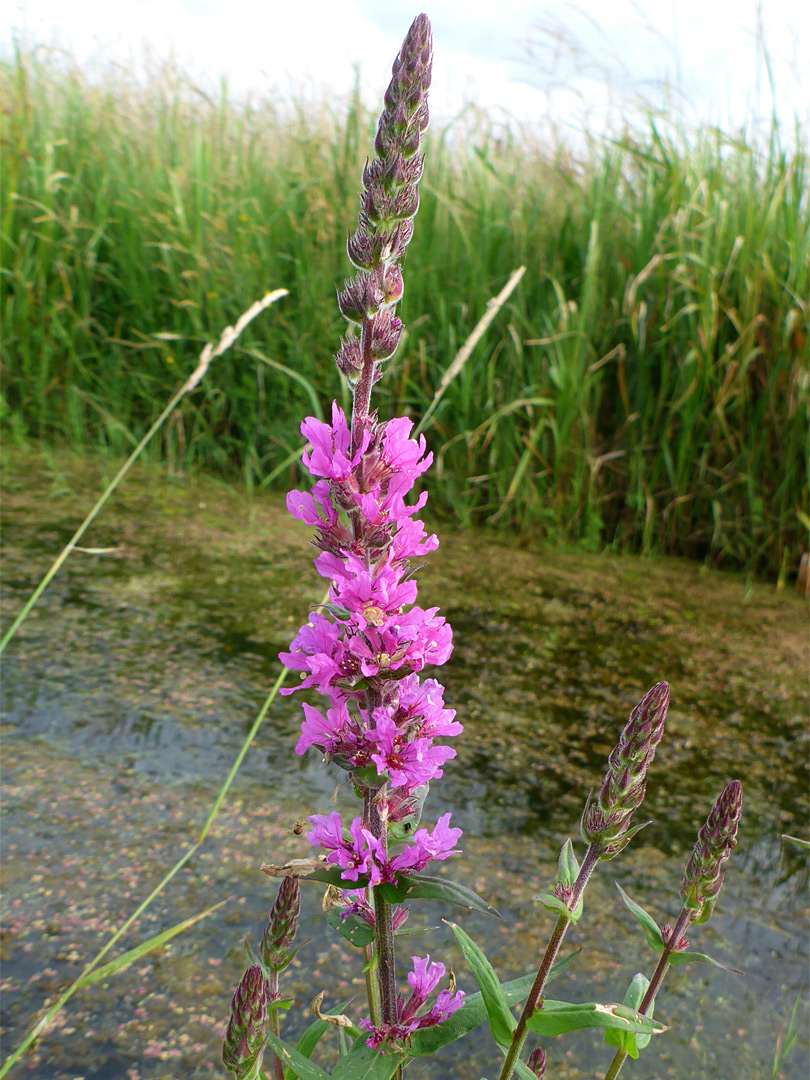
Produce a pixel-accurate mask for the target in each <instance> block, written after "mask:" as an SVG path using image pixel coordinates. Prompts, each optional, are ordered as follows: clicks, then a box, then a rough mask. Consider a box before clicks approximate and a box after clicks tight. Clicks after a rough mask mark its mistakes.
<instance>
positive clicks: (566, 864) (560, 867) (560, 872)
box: [557, 840, 579, 885]
mask: <svg viewBox="0 0 810 1080" xmlns="http://www.w3.org/2000/svg"><path fill="white" fill-rule="evenodd" d="M578 876H579V863H578V862H577V857H576V855H575V854H574V845H573V844H572V843H571V841H570V840H566V841H565V843H564V844H563V846H562V850H561V851H560V857H559V859H558V860H557V880H558V881H559V883H560V884H561V885H573V884H574V882H575V881H576V880H577V877H578Z"/></svg>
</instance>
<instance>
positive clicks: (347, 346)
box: [335, 338, 363, 383]
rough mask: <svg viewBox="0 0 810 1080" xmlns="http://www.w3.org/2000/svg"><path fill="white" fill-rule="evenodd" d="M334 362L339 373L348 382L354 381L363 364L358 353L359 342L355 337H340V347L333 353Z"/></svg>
mask: <svg viewBox="0 0 810 1080" xmlns="http://www.w3.org/2000/svg"><path fill="white" fill-rule="evenodd" d="M335 363H336V364H337V366H338V370H339V371H340V373H341V375H344V376H345V377H346V379H347V380H348V381H349V383H355V382H356V381H357V377H358V375H359V374H360V368H361V367H362V366H363V361H362V355H361V353H360V342H359V341H358V340H357V338H341V339H340V348H339V349H338V351H337V352H336V353H335Z"/></svg>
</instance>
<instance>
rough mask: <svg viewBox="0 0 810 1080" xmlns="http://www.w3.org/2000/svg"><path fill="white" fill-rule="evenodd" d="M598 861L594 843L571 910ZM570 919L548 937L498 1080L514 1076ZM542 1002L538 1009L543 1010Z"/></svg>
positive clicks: (574, 891)
mask: <svg viewBox="0 0 810 1080" xmlns="http://www.w3.org/2000/svg"><path fill="white" fill-rule="evenodd" d="M598 861H599V844H598V842H596V841H594V842H593V843H592V844H591V846H590V847H589V848H588V852H587V854H586V856H585V859H584V860H583V863H582V866H581V867H580V870H579V874H578V875H577V879H576V881H575V882H574V884H573V886H572V889H571V899H570V900H569V902H568V910H569V911H574V910H576V907H577V904H578V903H579V901H580V897H581V896H582V893H583V891H584V889H585V886H586V884H587V883H588V878H589V877H590V876H591V874H592V872H593V869H594V867H595V866H596V864H597V862H598ZM570 921H571V920H570V919H569V918H568V916H567V915H560V917H559V919H557V925H556V926H555V927H554V930H553V932H552V935H551V937H550V938H549V942H548V945H547V946H546V951H545V953H544V954H543V959H542V961H541V963H540V968H539V970H538V972H537V977H536V978H535V980H534V984H533V985H532V988H531V990H530V991H529V996H528V997H527V998H526V1004H525V1005H524V1006H523V1012H522V1013H521V1014H520V1019H519V1020H518V1023H517V1027H516V1028H515V1030H514V1032H513V1033H512V1042H511V1044H510V1046H509V1050H508V1051H507V1054H506V1060H505V1061H504V1063H503V1068H502V1069H501V1074H500V1077H499V1080H509V1078H510V1077H511V1075H512V1073H513V1072H514V1070H515V1064H516V1062H517V1061H518V1059H519V1057H520V1052H521V1050H522V1049H523V1044H524V1043H525V1042H526V1036H527V1034H528V1028H527V1026H526V1025H527V1023H528V1021H529V1020H530V1019H531V1017H532V1016H533V1015H534V1013H535V1011H536V1009H537V1008H538V1004H537V1003H538V1001H539V1000H540V995H541V994H542V993H543V990H544V988H545V985H546V983H547V982H548V977H549V974H550V972H551V968H552V966H553V964H554V961H555V960H556V958H557V953H558V952H559V951H560V946H561V945H562V943H563V939H564V938H565V935H566V933H567V931H568V926H569V923H570ZM542 1007H543V1006H542V1003H541V1004H540V1006H539V1008H541V1009H542Z"/></svg>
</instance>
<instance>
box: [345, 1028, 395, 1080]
mask: <svg viewBox="0 0 810 1080" xmlns="http://www.w3.org/2000/svg"><path fill="white" fill-rule="evenodd" d="M367 1038H368V1035H361V1036H360V1038H359V1039H357V1040H356V1042H355V1043H354V1045H353V1046H352V1048H351V1050H350V1051H349V1053H348V1054H346V1056H345V1057H342V1058H341V1059H340V1060H339V1061H338V1063H337V1065H335V1067H334V1069H333V1070H332V1080H391V1077H392V1076H393V1075H394V1073H395V1072H396V1071H397V1066H398V1065H401V1064H402V1062H403V1060H404V1058H403V1056H402V1054H392V1053H391V1052H390V1051H388V1050H380V1049H377V1050H372V1049H371V1047H370V1046H366V1039H367Z"/></svg>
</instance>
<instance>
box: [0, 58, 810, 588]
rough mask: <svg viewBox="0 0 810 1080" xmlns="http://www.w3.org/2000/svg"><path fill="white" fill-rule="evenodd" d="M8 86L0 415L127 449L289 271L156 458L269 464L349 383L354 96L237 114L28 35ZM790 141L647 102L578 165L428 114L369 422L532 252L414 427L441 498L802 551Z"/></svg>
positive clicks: (751, 563)
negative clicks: (740, 132) (431, 119)
mask: <svg viewBox="0 0 810 1080" xmlns="http://www.w3.org/2000/svg"><path fill="white" fill-rule="evenodd" d="M0 90H1V91H2V99H3V102H4V105H3V114H2V165H1V166H0V168H1V169H2V172H1V173H0V178H1V179H2V191H3V207H2V268H3V272H2V279H1V283H0V284H1V287H2V297H1V298H0V299H1V302H2V319H3V342H2V350H3V352H2V356H3V363H4V369H5V370H4V385H3V399H2V419H3V424H4V427H5V431H6V438H7V439H8V438H9V437H10V436H11V437H12V438H20V439H22V438H27V437H28V438H36V439H44V440H49V441H51V442H55V443H57V444H59V443H62V442H63V443H69V444H71V445H74V446H81V447H84V448H95V447H104V448H109V449H111V450H113V451H114V452H116V453H122V452H124V451H125V450H129V449H130V448H131V447H132V445H134V444H135V443H136V442H137V440H138V438H139V437H140V435H142V434H143V432H144V431H145V430H146V428H147V427H148V425H149V424H150V422H151V421H152V420H153V419H154V418H155V417H156V416H157V414H158V413H159V412H160V410H161V409H162V408H163V406H164V405H165V403H166V401H167V399H168V398H169V397H170V395H171V394H172V393H173V392H174V391H175V390H176V389H177V386H178V384H179V382H180V380H181V379H183V378H185V376H186V375H187V374H188V373H189V371H190V370H191V369H192V367H193V366H194V364H195V362H196V359H197V355H198V353H199V351H200V349H201V347H202V345H203V344H204V342H206V341H208V340H216V338H217V337H218V336H219V333H220V331H221V329H222V327H223V326H224V325H225V324H227V323H232V322H234V321H235V319H236V318H237V317H238V315H239V314H240V313H241V312H242V311H243V310H244V309H245V308H246V307H247V306H248V305H249V304H250V303H252V302H253V301H254V300H256V299H258V298H259V297H260V296H262V295H263V294H264V293H265V292H266V291H267V290H269V289H274V288H279V287H284V288H287V289H288V290H289V292H290V295H289V297H287V298H286V299H285V300H282V301H281V302H280V303H278V304H277V305H276V306H275V307H273V308H272V309H271V310H270V311H269V312H268V313H267V314H266V315H264V316H262V318H261V320H260V321H258V322H257V323H255V324H253V326H251V327H250V328H249V329H248V330H247V331H246V332H245V334H244V336H243V337H242V339H240V342H239V344H238V346H237V347H235V348H234V349H233V351H232V352H231V353H229V354H228V355H227V356H226V357H224V358H222V359H221V360H218V361H216V364H215V366H214V367H213V368H212V370H211V372H210V373H209V375H208V376H207V377H206V379H205V380H204V382H203V385H202V386H201V387H200V389H199V390H197V391H196V392H195V393H194V394H193V395H192V396H191V397H189V398H187V399H185V400H184V401H183V402H182V403H181V405H180V407H179V408H178V410H177V411H176V412H175V414H174V415H173V417H172V419H171V421H170V422H169V424H168V425H167V426H166V428H165V429H164V434H163V440H162V445H161V447H160V451H161V453H163V454H164V455H165V456H166V457H167V458H169V459H170V460H172V461H173V462H175V463H178V464H183V465H191V464H194V465H197V464H199V465H203V466H205V467H206V468H209V469H215V470H220V471H225V472H227V473H234V472H235V471H238V472H240V473H241V475H242V476H243V477H244V480H245V482H246V483H247V484H248V485H249V486H253V485H256V484H263V483H268V482H269V483H272V484H274V485H277V486H278V487H285V486H288V485H289V484H290V482H291V480H293V479H294V474H295V471H296V465H295V462H294V461H292V462H290V461H289V460H288V459H289V458H290V455H292V454H294V452H295V451H296V449H297V448H298V447H299V446H300V436H299V433H298V426H299V423H300V420H301V418H302V415H304V414H305V413H311V412H313V411H315V412H318V411H320V412H321V413H323V412H324V411H326V409H327V406H328V403H329V401H330V400H331V398H332V397H333V396H334V395H335V394H336V393H338V394H340V393H341V392H342V393H343V394H344V403H346V402H345V390H344V391H341V390H340V389H338V386H339V383H338V378H337V373H336V371H335V369H334V366H333V365H332V363H331V360H330V356H331V354H332V353H333V352H334V350H335V348H336V346H337V341H338V336H339V334H341V333H342V332H343V330H344V326H345V324H343V321H342V319H341V318H340V316H339V314H338V310H337V306H336V303H335V301H334V286H335V284H336V283H339V282H340V281H341V280H342V278H343V277H344V276H345V274H346V272H347V269H348V263H347V260H346V257H345V254H344V250H343V248H344V241H345V235H346V232H347V229H348V228H350V227H352V225H353V222H354V219H355V216H356V209H357V192H358V188H359V175H360V170H361V168H362V164H363V162H364V160H365V156H366V154H367V153H368V151H369V148H370V146H371V139H372V133H373V124H374V121H373V118H372V117H370V116H368V115H366V114H365V113H364V111H363V110H362V108H361V107H360V105H359V103H358V100H357V99H355V100H354V101H352V102H349V103H348V105H347V107H346V108H340V109H337V110H332V109H330V108H329V107H328V106H327V105H326V104H324V105H322V106H321V107H313V106H311V105H310V106H304V105H302V104H296V103H294V102H293V103H290V102H286V103H284V102H272V101H267V102H263V103H261V104H257V103H253V104H246V105H239V106H237V105H235V104H233V103H232V102H230V101H229V100H228V97H227V95H226V93H225V92H224V91H223V93H222V96H221V97H220V98H219V100H212V99H211V98H210V97H209V96H207V95H206V94H205V93H203V92H202V91H199V90H197V89H195V88H194V87H193V86H191V85H190V84H189V83H188V82H187V81H185V80H184V79H183V78H182V77H180V76H178V75H177V74H176V73H171V72H165V71H163V72H161V73H157V74H156V75H155V76H154V77H153V78H151V79H148V80H146V81H141V82H136V81H135V80H134V79H133V78H132V76H131V75H129V74H127V73H125V72H117V73H113V72H111V73H109V74H108V75H107V76H106V77H104V78H100V79H98V78H97V79H94V80H90V79H88V78H87V77H86V76H85V75H83V74H82V73H81V72H79V71H77V70H75V69H74V68H73V67H72V66H71V64H70V62H69V61H65V59H64V58H54V56H53V55H45V54H42V55H40V54H26V53H23V52H20V53H18V55H17V56H16V57H15V58H13V59H12V60H7V61H5V62H3V63H2V64H1V65H0ZM787 145H788V144H787V143H786V142H783V141H782V140H781V139H780V136H779V133H778V131H777V129H776V128H775V127H774V130H773V132H772V135H771V139H770V143H769V144H768V145H767V146H766V147H765V148H764V149H763V148H761V147H759V148H758V147H755V146H754V145H752V144H751V143H749V142H747V141H746V140H745V139H744V138H743V137H742V136H740V137H736V138H732V137H729V136H727V135H724V134H723V133H721V132H719V131H716V130H705V131H702V132H699V133H697V134H692V135H689V136H687V135H685V134H673V133H672V132H671V131H668V133H666V134H664V131H663V129H662V128H661V126H660V125H659V124H657V122H656V120H655V118H650V119H649V120H648V122H647V125H646V127H644V129H643V130H638V129H636V130H634V131H632V132H630V131H628V132H627V133H626V134H625V135H624V136H623V137H622V138H620V139H617V140H613V141H598V142H597V141H594V142H593V144H592V145H591V148H590V150H589V152H588V153H587V154H585V155H584V156H580V157H574V156H573V155H571V154H569V153H567V152H566V151H565V150H564V148H562V147H557V148H552V149H550V148H549V147H547V146H544V145H541V144H539V143H538V142H536V141H533V140H532V139H531V137H529V136H525V137H518V136H515V135H510V134H508V133H507V132H505V131H504V130H503V128H502V127H499V126H496V125H494V124H492V123H490V122H489V121H487V120H486V118H484V117H481V116H478V115H476V114H474V113H469V114H466V115H464V116H463V117H460V118H459V119H458V120H457V121H456V122H455V123H454V124H450V125H448V126H446V127H444V128H443V129H441V128H438V129H437V127H436V126H434V129H433V131H432V132H431V135H430V138H429V141H428V146H427V154H428V160H427V167H426V171H425V179H424V180H423V183H422V186H421V192H422V201H421V207H420V211H419V215H418V218H417V230H416V235H415V238H414V242H413V244H412V245H411V248H410V249H409V256H408V260H407V263H406V267H405V280H406V291H405V300H404V303H403V305H402V312H401V313H402V316H403V318H404V319H405V321H406V323H407V325H408V337H407V339H406V340H405V342H404V344H403V346H401V348H400V350H399V352H398V354H397V356H396V357H395V358H394V360H393V361H392V367H393V372H392V373H391V375H390V376H389V377H388V378H387V379H386V381H385V382H384V383H383V384H382V386H383V387H384V391H383V393H384V394H385V395H387V398H388V401H386V402H385V404H384V405H383V406H382V408H384V409H385V411H386V413H389V412H390V414H393V413H397V412H407V413H409V414H410V415H411V416H413V417H414V419H416V420H418V419H419V418H420V417H421V416H422V415H423V414H424V413H425V411H426V410H427V408H428V405H429V403H430V402H431V400H432V398H433V395H434V393H435V391H436V388H437V386H438V385H439V382H440V380H441V377H442V375H443V374H444V372H445V371H446V370H447V368H448V366H449V365H450V363H451V361H452V359H453V357H454V355H455V353H456V351H457V349H458V348H459V347H460V345H461V344H462V343H463V341H464V340H465V338H466V337H467V335H468V334H469V332H470V331H471V329H472V327H473V326H474V324H475V322H476V321H477V320H478V318H479V317H480V315H481V314H482V313H483V312H484V310H485V308H486V304H487V301H488V299H489V298H490V297H491V296H493V295H494V294H495V293H497V292H498V291H499V290H500V288H501V287H502V285H503V284H504V282H505V280H506V279H507V277H508V276H509V274H510V273H511V271H512V270H514V269H515V268H516V267H517V266H519V265H522V264H525V265H526V267H527V272H526V274H525V276H524V278H523V280H522V283H521V285H520V287H519V289H518V290H517V291H516V292H515V293H513V294H512V297H511V299H510V301H509V302H508V304H507V306H506V307H505V308H504V310H503V311H502V312H501V313H500V315H499V316H498V318H497V319H496V321H495V323H494V324H493V326H492V327H491V328H490V330H489V331H488V333H487V335H486V336H485V338H484V339H483V340H482V341H481V342H480V343H479V345H478V346H477V347H476V349H475V350H474V352H473V354H472V356H471V357H470V359H469V361H468V362H467V364H466V365H465V367H464V368H463V370H462V372H461V373H460V374H459V376H458V377H457V378H456V379H455V380H454V381H453V382H452V383H451V385H450V386H449V388H448V390H447V392H446V394H445V396H444V398H443V399H442V402H441V405H440V406H439V408H438V409H437V410H436V411H435V412H434V413H433V414H432V416H431V420H430V422H429V424H428V426H427V435H428V439H429V442H430V444H431V446H432V448H433V449H434V451H435V452H436V455H437V459H438V464H437V467H436V468H435V469H434V470H432V471H431V473H430V474H429V479H428V486H429V488H430V489H431V494H432V506H433V508H434V511H435V512H446V513H452V514H454V515H456V516H457V517H458V518H459V519H461V520H462V521H463V522H465V523H494V524H496V525H499V526H503V527H507V528H510V529H514V530H516V531H519V532H521V533H525V534H531V535H542V536H546V537H548V538H549V539H551V540H554V541H562V542H566V543H579V544H582V545H584V546H585V547H587V548H589V549H595V548H598V547H600V546H603V545H612V546H614V547H615V548H620V549H629V550H645V551H662V552H668V553H680V554H684V555H689V556H697V557H701V558H703V557H708V558H710V559H711V560H712V561H713V562H716V563H723V564H725V565H735V566H743V567H746V568H748V569H758V570H766V571H769V572H771V573H773V574H776V573H780V572H781V573H783V574H784V573H786V572H788V571H790V570H793V569H795V567H796V565H797V563H798V560H799V556H800V553H801V551H802V550H803V549H804V548H806V546H807V541H806V525H807V524H808V519H807V516H806V507H807V496H808V488H807V430H808V383H809V382H810V376H809V375H808V296H809V295H810V214H809V213H808V211H809V210H810V207H809V206H808V201H809V199H808V180H809V179H810V176H809V175H808V161H807V156H806V152H805V143H804V136H803V134H802V133H801V132H798V131H797V132H795V133H791V137H790V140H789V145H790V149H788V148H786V147H787ZM284 462H287V464H286V465H285V464H284Z"/></svg>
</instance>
